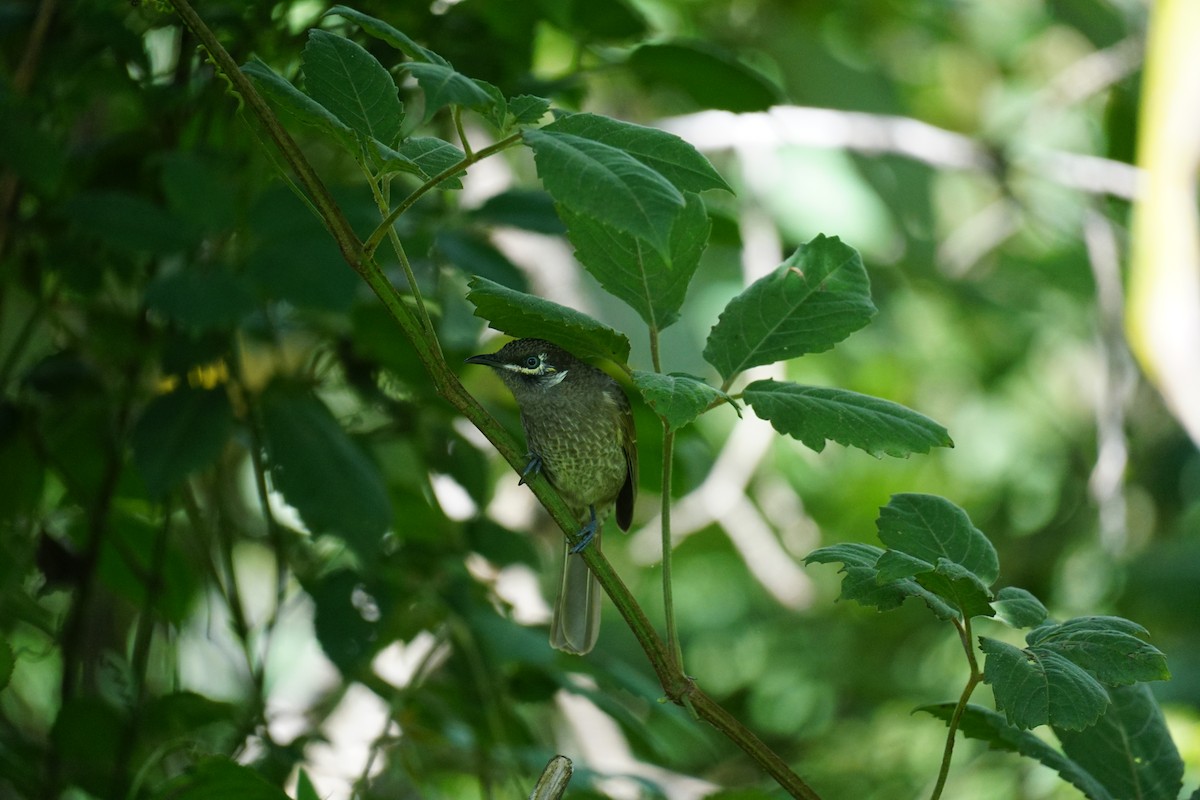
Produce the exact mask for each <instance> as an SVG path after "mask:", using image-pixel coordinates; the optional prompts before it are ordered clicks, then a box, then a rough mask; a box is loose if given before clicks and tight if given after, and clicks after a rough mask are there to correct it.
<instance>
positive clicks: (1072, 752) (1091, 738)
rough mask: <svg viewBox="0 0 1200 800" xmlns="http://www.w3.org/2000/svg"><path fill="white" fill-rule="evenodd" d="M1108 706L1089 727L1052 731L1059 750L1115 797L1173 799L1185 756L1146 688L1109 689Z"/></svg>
mask: <svg viewBox="0 0 1200 800" xmlns="http://www.w3.org/2000/svg"><path fill="white" fill-rule="evenodd" d="M1109 696H1110V697H1111V698H1112V704H1111V705H1110V706H1109V707H1108V710H1107V711H1106V712H1105V713H1104V716H1102V717H1100V719H1099V721H1097V722H1096V724H1095V725H1093V726H1091V727H1090V728H1086V729H1084V730H1082V731H1074V730H1068V729H1065V728H1063V729H1059V728H1058V727H1057V726H1056V727H1055V729H1054V732H1055V733H1056V734H1057V735H1058V739H1059V741H1060V742H1062V746H1063V751H1064V752H1065V753H1066V754H1067V755H1068V756H1070V757H1071V759H1072V760H1073V761H1074V762H1075V763H1078V764H1079V765H1081V766H1082V767H1083V768H1085V769H1087V770H1088V772H1090V773H1091V774H1092V775H1094V776H1096V778H1097V780H1099V781H1100V782H1101V783H1102V784H1104V786H1105V787H1106V788H1107V789H1108V791H1109V792H1111V793H1112V796H1113V797H1136V798H1139V800H1175V798H1177V797H1178V796H1179V790H1180V788H1181V787H1182V786H1183V771H1184V764H1183V759H1181V758H1180V757H1179V750H1178V749H1176V747H1175V743H1174V742H1173V741H1172V740H1171V732H1170V731H1169V730H1168V729H1167V722H1166V720H1165V719H1164V718H1163V714H1162V711H1161V710H1160V709H1159V707H1158V704H1157V703H1156V702H1155V701H1154V695H1153V694H1151V692H1150V689H1149V687H1146V686H1121V687H1117V688H1113V689H1109Z"/></svg>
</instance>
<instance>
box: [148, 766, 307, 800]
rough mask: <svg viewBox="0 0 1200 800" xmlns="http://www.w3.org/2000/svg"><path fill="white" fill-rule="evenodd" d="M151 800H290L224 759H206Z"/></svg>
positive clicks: (257, 777)
mask: <svg viewBox="0 0 1200 800" xmlns="http://www.w3.org/2000/svg"><path fill="white" fill-rule="evenodd" d="M151 796H152V797H153V798H155V800H211V798H215V797H221V798H225V799H226V800H290V799H289V798H288V796H287V793H285V792H284V791H283V789H280V788H279V787H278V786H274V785H273V784H271V783H270V782H268V781H267V779H266V778H264V777H262V776H261V775H259V774H258V773H257V772H255V771H254V770H252V769H250V768H249V767H244V766H242V765H241V764H238V763H237V762H235V761H231V760H230V759H228V758H224V757H212V758H206V759H204V760H202V761H200V762H199V763H198V764H196V765H195V766H194V767H192V768H191V769H189V770H188V771H187V772H185V773H183V774H182V775H179V776H178V777H176V778H173V779H172V780H170V781H168V782H167V783H165V784H163V785H162V786H161V787H159V789H158V791H156V792H155V793H154V794H153V795H151Z"/></svg>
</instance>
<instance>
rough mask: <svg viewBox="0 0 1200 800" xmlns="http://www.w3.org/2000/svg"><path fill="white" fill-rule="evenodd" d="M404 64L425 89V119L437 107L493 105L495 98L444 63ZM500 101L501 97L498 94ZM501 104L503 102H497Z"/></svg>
mask: <svg viewBox="0 0 1200 800" xmlns="http://www.w3.org/2000/svg"><path fill="white" fill-rule="evenodd" d="M404 68H405V69H407V70H408V71H409V72H411V73H412V75H413V77H414V78H416V79H417V84H418V85H419V86H420V87H421V91H422V92H424V93H425V119H426V120H428V119H429V118H430V117H432V116H433V114H434V112H435V111H437V110H438V109H440V108H442V107H444V106H449V105H458V106H463V107H464V108H473V109H477V110H485V109H489V108H495V107H496V98H495V97H494V96H493V95H492V94H491V93H490V92H489V91H488V90H487V89H486V88H484V87H483V86H482V85H480V82H477V81H474V80H472V79H470V78H468V77H467V76H466V75H463V74H462V73H461V72H456V71H455V70H454V68H453V67H449V66H446V65H445V64H416V63H414V64H405V65H404ZM501 102H503V97H501ZM500 108H501V109H503V108H504V106H503V105H501V106H500Z"/></svg>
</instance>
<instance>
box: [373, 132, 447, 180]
mask: <svg viewBox="0 0 1200 800" xmlns="http://www.w3.org/2000/svg"><path fill="white" fill-rule="evenodd" d="M371 150H372V152H373V153H374V156H375V158H376V169H377V171H378V172H379V174H383V173H386V172H396V171H399V172H410V171H411V172H415V174H416V175H418V176H420V177H421V178H424V179H425V180H429V179H430V178H433V177H435V176H437V175H441V174H442V173H443V172H445V171H446V170H448V169H450V168H451V167H453V166H454V165H455V164H461V163H462V160H463V159H464V158H466V154H465V153H463V151H462V150H459V149H458V148H457V147H455V146H454V145H452V144H450V143H449V142H447V141H444V140H442V139H438V138H436V137H434V136H413V137H410V138H408V139H405V140H404V141H403V142H401V143H400V144H399V145H397V146H396V148H395V149H393V148H390V147H384V146H381V145H378V144H376V145H374V147H372V148H371ZM412 167H415V168H416V169H415V170H413V169H412ZM465 174H466V172H465V170H460V171H458V172H457V173H455V174H454V175H452V176H450V177H448V178H443V179H442V181H441V183H439V184H438V186H439V187H440V188H442V189H461V188H462V181H461V180H459V178H460V177H461V176H463V175H465Z"/></svg>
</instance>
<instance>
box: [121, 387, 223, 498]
mask: <svg viewBox="0 0 1200 800" xmlns="http://www.w3.org/2000/svg"><path fill="white" fill-rule="evenodd" d="M232 432H233V407H232V406H231V405H230V403H229V396H228V395H227V394H226V393H225V390H224V389H223V388H221V389H213V390H209V391H205V390H201V389H190V388H185V389H180V390H178V391H174V392H171V393H169V394H164V395H160V396H158V397H156V398H154V400H152V401H150V404H149V405H148V406H146V410H145V411H143V412H142V416H141V418H140V419H138V422H137V425H135V426H134V429H133V434H132V436H131V442H132V445H133V462H134V464H136V465H137V469H138V472H139V473H140V474H141V476H142V481H143V482H144V483H145V484H146V490H147V491H148V492H149V493H150V496H151V497H155V498H158V497H161V496H162V495H163V494H165V493H166V492H168V491H170V490H171V489H173V488H175V486H177V485H178V484H179V483H180V481H182V480H183V479H184V478H186V477H187V476H188V475H189V474H190V473H192V472H195V471H196V470H198V469H201V468H203V467H206V466H208V465H209V464H211V463H213V462H214V461H216V459H217V456H218V455H220V453H221V450H222V449H223V448H224V447H225V444H226V443H227V442H228V441H229V436H230V434H231V433H232Z"/></svg>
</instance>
